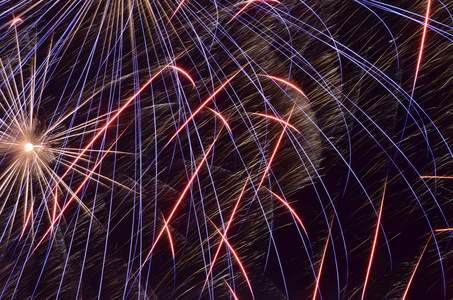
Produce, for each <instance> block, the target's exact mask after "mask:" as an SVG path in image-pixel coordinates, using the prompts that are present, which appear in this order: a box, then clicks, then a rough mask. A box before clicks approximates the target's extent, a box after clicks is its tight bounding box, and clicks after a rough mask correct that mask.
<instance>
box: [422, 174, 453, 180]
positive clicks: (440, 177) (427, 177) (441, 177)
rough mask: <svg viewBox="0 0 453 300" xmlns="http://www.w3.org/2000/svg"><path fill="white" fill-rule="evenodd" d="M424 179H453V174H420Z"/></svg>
mask: <svg viewBox="0 0 453 300" xmlns="http://www.w3.org/2000/svg"><path fill="white" fill-rule="evenodd" d="M420 178H422V179H453V177H452V176H433V175H426V176H420Z"/></svg>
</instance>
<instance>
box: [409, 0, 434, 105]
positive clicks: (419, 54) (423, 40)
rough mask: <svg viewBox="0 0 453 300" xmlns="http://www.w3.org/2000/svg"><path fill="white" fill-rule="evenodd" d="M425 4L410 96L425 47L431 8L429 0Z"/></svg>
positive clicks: (415, 82)
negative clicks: (423, 21) (423, 20)
mask: <svg viewBox="0 0 453 300" xmlns="http://www.w3.org/2000/svg"><path fill="white" fill-rule="evenodd" d="M427 6H428V7H427V8H426V15H425V23H424V24H423V34H422V41H421V45H420V51H419V52H418V60H417V67H416V69H415V78H414V84H413V86H412V92H411V98H413V97H414V91H415V85H416V84H417V78H418V72H419V71H420V65H421V62H422V55H423V49H424V47H425V40H426V32H427V31H428V21H429V15H430V10H431V0H428V5H427Z"/></svg>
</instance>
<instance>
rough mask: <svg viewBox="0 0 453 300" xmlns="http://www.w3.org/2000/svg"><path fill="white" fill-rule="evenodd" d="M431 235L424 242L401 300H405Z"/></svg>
mask: <svg viewBox="0 0 453 300" xmlns="http://www.w3.org/2000/svg"><path fill="white" fill-rule="evenodd" d="M431 237H432V235H430V236H429V238H428V241H427V242H426V245H425V248H423V251H422V254H420V258H419V259H418V261H417V264H416V265H415V268H414V271H413V272H412V275H411V278H410V279H409V282H408V283H407V286H406V290H405V291H404V294H403V298H401V300H405V299H406V297H407V293H408V292H409V288H410V287H411V284H412V280H413V279H414V276H415V272H416V271H417V268H418V266H419V265H420V261H421V260H422V257H423V254H425V251H426V248H428V244H429V241H430V240H431Z"/></svg>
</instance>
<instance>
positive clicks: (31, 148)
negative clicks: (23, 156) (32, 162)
mask: <svg viewBox="0 0 453 300" xmlns="http://www.w3.org/2000/svg"><path fill="white" fill-rule="evenodd" d="M33 148H34V146H33V144H32V143H26V144H25V152H30V151H32V150H33Z"/></svg>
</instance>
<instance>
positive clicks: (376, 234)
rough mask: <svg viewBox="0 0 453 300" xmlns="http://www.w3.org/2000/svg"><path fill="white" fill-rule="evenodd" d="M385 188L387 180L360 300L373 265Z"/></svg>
mask: <svg viewBox="0 0 453 300" xmlns="http://www.w3.org/2000/svg"><path fill="white" fill-rule="evenodd" d="M386 188H387V178H386V179H385V183H384V191H383V192H382V200H381V207H380V208H379V216H378V220H377V223H376V232H375V234H374V241H373V248H372V249H371V254H370V260H369V262H368V269H367V271H366V277H365V282H364V283H363V290H362V298H361V299H362V300H363V298H364V297H365V291H366V287H367V284H368V278H369V276H370V271H371V265H372V264H373V258H374V252H375V250H376V244H377V239H378V234H379V225H380V224H381V216H382V207H383V206H384V198H385V190H386Z"/></svg>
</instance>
